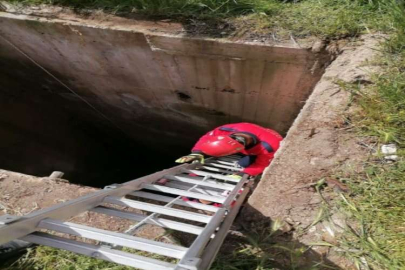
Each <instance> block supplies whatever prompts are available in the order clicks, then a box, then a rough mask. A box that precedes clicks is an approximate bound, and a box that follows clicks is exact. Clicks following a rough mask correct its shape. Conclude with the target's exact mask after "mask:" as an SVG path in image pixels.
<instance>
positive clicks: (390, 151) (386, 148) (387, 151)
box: [381, 143, 397, 155]
mask: <svg viewBox="0 0 405 270" xmlns="http://www.w3.org/2000/svg"><path fill="white" fill-rule="evenodd" d="M381 152H382V153H383V154H384V155H394V154H396V153H397V146H396V145H395V144H394V143H390V144H383V145H382V146H381Z"/></svg>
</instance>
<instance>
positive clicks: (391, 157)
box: [384, 155, 398, 161]
mask: <svg viewBox="0 0 405 270" xmlns="http://www.w3.org/2000/svg"><path fill="white" fill-rule="evenodd" d="M384 158H385V160H387V161H397V160H398V156H397V155H389V156H385V157H384Z"/></svg>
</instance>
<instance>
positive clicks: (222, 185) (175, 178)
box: [163, 175, 235, 190]
mask: <svg viewBox="0 0 405 270" xmlns="http://www.w3.org/2000/svg"><path fill="white" fill-rule="evenodd" d="M163 178H165V179H169V180H173V181H179V182H184V183H189V184H194V185H199V186H205V187H213V188H218V189H226V190H232V189H234V188H235V186H234V185H230V184H226V183H220V182H216V181H209V180H205V181H204V182H203V181H202V179H201V180H195V179H192V178H191V177H190V178H189V177H184V176H177V175H176V176H173V175H166V176H165V177H163Z"/></svg>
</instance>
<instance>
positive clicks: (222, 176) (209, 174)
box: [185, 170, 240, 183]
mask: <svg viewBox="0 0 405 270" xmlns="http://www.w3.org/2000/svg"><path fill="white" fill-rule="evenodd" d="M185 171H187V172H190V173H193V174H196V175H200V176H210V177H212V178H216V179H220V180H224V181H229V182H234V183H238V182H239V181H240V180H237V179H235V178H232V177H228V176H225V175H222V174H215V173H209V172H203V171H197V170H185Z"/></svg>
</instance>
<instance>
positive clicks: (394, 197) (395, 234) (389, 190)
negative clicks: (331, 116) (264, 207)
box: [341, 2, 405, 269]
mask: <svg viewBox="0 0 405 270" xmlns="http://www.w3.org/2000/svg"><path fill="white" fill-rule="evenodd" d="M387 5H389V6H391V8H392V13H391V16H392V17H391V20H392V25H393V27H394V28H395V29H396V31H395V32H394V33H393V34H392V35H391V36H390V37H389V38H388V40H387V41H386V42H385V43H384V44H383V45H384V47H383V49H384V50H383V52H382V56H381V57H380V59H377V60H376V63H378V65H379V67H380V72H378V73H377V74H374V76H373V78H372V83H371V84H370V85H368V86H367V87H365V88H362V87H360V86H359V85H346V88H347V89H348V90H350V91H351V93H353V98H354V101H355V102H356V103H357V104H358V105H360V107H361V110H360V111H358V113H356V114H354V115H351V119H352V125H353V126H354V127H356V129H357V131H358V134H359V136H360V137H367V138H374V140H375V141H377V143H378V144H377V147H376V153H375V155H374V157H373V158H371V159H370V160H369V161H368V162H367V163H366V164H364V171H363V172H362V173H352V174H349V175H346V176H344V177H342V178H341V180H342V181H345V182H347V184H349V186H350V188H351V190H352V196H351V197H349V198H344V199H345V200H344V201H343V202H344V203H343V207H342V208H343V210H344V211H345V212H346V213H347V214H348V215H349V216H350V217H351V218H352V219H353V220H355V221H356V224H357V226H354V227H353V228H350V229H349V230H348V231H347V233H346V234H345V235H344V237H343V238H342V239H341V247H343V250H344V252H345V254H346V255H347V256H348V257H350V258H352V259H353V260H354V261H355V262H356V264H357V265H359V267H360V265H362V266H363V267H364V266H365V265H368V266H369V267H370V268H371V269H405V214H404V210H405V160H404V153H405V152H404V150H403V149H404V146H405V50H404V48H405V42H404V41H405V31H404V29H405V6H404V5H403V4H402V5H397V4H395V3H393V2H388V4H387ZM385 143H395V144H397V145H398V146H399V148H400V150H399V153H398V155H399V156H400V159H399V160H398V161H397V162H396V163H393V164H387V163H386V162H385V161H384V157H383V156H382V155H381V153H379V151H378V149H379V146H380V145H381V144H385Z"/></svg>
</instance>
